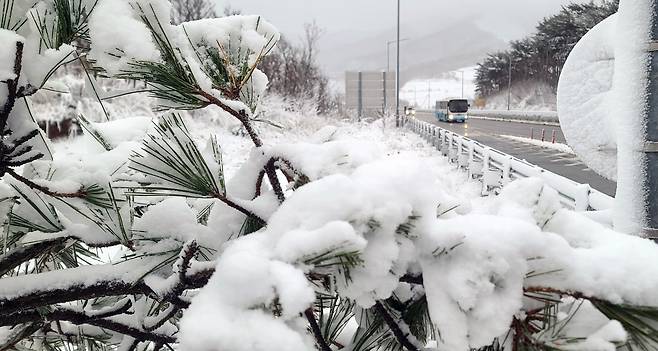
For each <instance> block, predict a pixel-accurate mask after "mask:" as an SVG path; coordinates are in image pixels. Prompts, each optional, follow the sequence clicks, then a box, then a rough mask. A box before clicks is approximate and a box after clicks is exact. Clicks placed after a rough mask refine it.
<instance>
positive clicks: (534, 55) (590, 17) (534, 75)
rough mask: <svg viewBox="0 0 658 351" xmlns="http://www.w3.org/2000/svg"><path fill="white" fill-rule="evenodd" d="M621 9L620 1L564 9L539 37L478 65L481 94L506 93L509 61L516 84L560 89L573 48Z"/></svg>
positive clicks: (535, 35) (550, 19)
mask: <svg viewBox="0 0 658 351" xmlns="http://www.w3.org/2000/svg"><path fill="white" fill-rule="evenodd" d="M618 7H619V0H603V1H594V0H591V1H589V2H585V3H572V4H569V5H566V6H563V7H562V9H561V10H560V12H559V13H557V14H555V15H552V16H549V17H547V18H545V19H543V20H542V21H541V22H540V23H539V24H538V25H537V31H536V33H533V34H532V35H530V36H528V37H527V38H525V39H522V40H516V41H512V42H511V43H510V49H509V50H505V51H502V52H496V53H492V54H490V55H488V57H487V58H485V59H484V60H483V61H482V62H481V63H480V64H479V65H478V69H477V76H476V80H475V83H476V86H477V91H478V94H479V95H480V96H483V97H486V96H490V95H493V94H496V93H498V92H500V91H501V90H503V89H507V84H508V80H509V68H510V60H511V63H512V72H511V73H512V80H513V82H525V81H538V82H543V83H546V84H548V85H549V86H550V87H551V88H553V89H557V83H558V79H559V77H560V73H561V71H562V66H564V63H565V61H566V60H567V56H568V55H569V53H570V52H571V50H572V49H573V47H574V45H576V43H578V41H579V40H580V39H581V38H582V37H583V36H584V35H585V34H586V33H587V32H588V31H589V30H590V29H592V28H593V27H594V26H595V25H597V24H598V23H599V22H601V21H603V20H604V19H606V18H608V16H610V15H612V14H614V13H615V12H617V9H618Z"/></svg>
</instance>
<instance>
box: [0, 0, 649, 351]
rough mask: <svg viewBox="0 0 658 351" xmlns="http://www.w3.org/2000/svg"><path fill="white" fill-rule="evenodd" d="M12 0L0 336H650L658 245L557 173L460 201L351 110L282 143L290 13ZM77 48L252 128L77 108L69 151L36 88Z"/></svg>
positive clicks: (173, 100)
mask: <svg viewBox="0 0 658 351" xmlns="http://www.w3.org/2000/svg"><path fill="white" fill-rule="evenodd" d="M2 4H3V6H2V9H3V16H0V18H2V21H1V22H0V25H1V26H2V28H4V29H2V30H0V46H1V47H2V49H3V50H2V51H0V52H1V53H0V80H1V81H2V90H0V92H1V93H2V96H1V97H0V102H1V103H2V105H1V106H3V107H2V109H0V122H2V124H1V126H2V139H1V140H0V170H2V175H3V176H4V177H3V179H2V182H0V211H1V214H2V218H4V220H3V223H2V224H3V230H4V233H3V234H4V235H3V240H2V253H1V254H0V349H12V348H16V349H26V348H29V349H62V350H64V349H67V350H68V349H71V348H75V349H94V348H100V349H122V350H137V349H138V350H160V349H162V348H165V347H169V348H171V349H175V348H179V349H184V350H222V351H238V350H245V351H247V350H249V351H253V350H271V349H277V350H291V351H292V350H294V351H299V350H313V349H318V350H323V351H326V350H343V349H344V350H353V351H359V350H422V349H437V350H450V351H453V350H455V351H460V350H463V351H468V350H474V349H478V350H483V351H485V350H502V349H506V350H525V349H531V350H597V351H598V350H601V351H607V350H615V349H616V348H617V347H618V346H628V347H629V348H633V347H639V348H643V347H644V348H645V349H654V348H655V347H656V344H657V342H658V330H657V329H656V323H658V298H656V295H655V291H657V290H658V279H656V276H658V275H657V274H656V273H658V272H656V270H657V269H658V262H657V259H656V257H658V255H656V254H657V253H658V247H657V246H656V245H655V244H653V243H652V242H649V241H646V240H643V239H640V238H635V237H628V236H625V235H622V234H619V233H616V232H613V231H612V230H610V229H608V228H606V227H605V226H603V225H601V224H599V223H597V222H595V221H593V220H591V219H588V218H587V217H585V216H584V215H582V214H579V213H574V212H570V211H567V210H564V209H561V208H560V202H559V198H558V196H557V194H556V193H555V192H554V191H553V190H551V189H550V188H548V187H546V186H545V185H544V184H543V183H542V182H541V181H539V180H536V179H530V180H524V181H519V182H516V183H513V184H511V185H509V186H508V187H507V188H506V189H505V190H504V191H503V193H502V194H501V195H500V196H498V197H492V198H489V199H482V200H479V201H478V202H476V203H475V204H474V205H473V206H472V207H470V206H468V205H465V204H462V205H461V206H460V205H459V203H456V202H455V199H454V198H453V197H452V196H451V195H450V194H448V193H447V192H446V191H444V189H443V184H441V183H437V182H436V181H435V179H434V178H433V177H432V175H431V174H429V173H428V172H426V169H427V167H426V160H424V159H420V158H407V159H402V158H401V157H391V156H386V155H383V154H382V152H381V151H380V150H379V149H378V148H376V147H373V146H372V145H371V144H367V143H363V142H356V141H353V140H350V139H349V138H344V137H340V136H337V135H338V134H339V133H336V130H335V129H331V128H327V129H324V130H321V131H319V132H318V133H317V134H316V135H315V136H314V137H313V138H311V139H310V140H308V141H306V142H281V143H279V144H277V145H266V144H265V143H264V142H263V139H262V138H261V136H260V135H259V134H258V129H257V128H256V127H255V125H254V122H255V114H256V113H258V112H259V110H260V109H261V105H260V103H261V100H260V98H261V96H262V94H263V92H264V90H265V88H266V85H267V78H266V77H265V76H264V75H263V74H262V73H261V72H260V71H259V70H258V64H259V62H260V61H261V60H262V58H263V57H264V56H265V55H267V53H268V52H269V51H271V50H272V48H273V46H274V45H275V44H276V41H277V40H278V33H277V32H276V30H275V29H274V28H273V27H272V26H271V25H270V24H268V23H267V22H265V21H264V20H262V19H261V18H260V17H257V16H246V17H245V16H233V17H227V18H220V19H208V20H202V21H194V22H188V23H182V24H180V25H172V24H171V23H170V20H169V14H170V12H171V11H170V10H171V8H170V5H169V3H168V2H167V1H164V0H132V1H123V0H99V1H98V2H96V1H92V0H48V1H39V2H37V1H32V2H30V1H28V2H20V3H18V2H14V1H10V0H4V1H3V2H2ZM108 14H111V15H108ZM46 29H47V31H46ZM71 59H79V60H81V61H82V65H83V67H85V69H92V70H93V71H94V72H96V73H98V74H101V75H104V76H107V77H108V78H110V79H135V80H140V81H143V82H145V83H146V84H147V87H148V89H147V90H148V92H150V94H151V96H152V97H154V98H155V99H157V105H158V106H159V107H161V108H166V109H169V108H172V107H173V108H177V109H180V110H186V109H200V108H205V107H209V106H212V107H211V108H215V109H216V111H218V113H221V114H224V115H226V116H227V117H230V118H233V119H235V120H236V121H237V122H238V123H240V124H241V125H242V127H243V128H244V129H245V130H246V132H247V134H248V136H249V138H250V140H251V142H252V143H253V144H254V146H255V147H254V148H253V150H252V151H251V153H250V154H249V155H236V154H231V153H227V152H226V151H224V150H225V149H223V148H222V147H220V144H222V143H223V142H224V141H223V140H218V139H217V138H215V137H211V138H210V139H209V140H210V141H209V142H208V143H206V144H205V145H204V144H203V143H200V142H199V140H197V139H196V138H195V136H194V135H195V134H194V133H192V132H191V131H190V129H189V127H188V121H186V120H185V118H184V117H183V116H184V114H182V113H178V112H175V111H167V112H166V113H164V114H163V115H162V116H160V117H159V118H158V119H157V120H155V121H153V122H154V123H153V124H151V121H150V120H149V119H148V118H126V119H122V120H115V121H110V122H105V123H95V122H92V121H93V120H101V119H102V118H93V117H92V118H90V119H87V118H81V124H82V125H83V126H84V129H85V132H86V134H87V136H88V137H89V139H90V141H92V142H94V143H95V144H90V145H89V148H90V150H89V153H87V154H85V155H83V156H80V158H79V159H75V160H70V159H66V158H58V157H54V158H53V157H51V153H50V151H49V148H48V147H47V146H48V143H47V142H46V141H45V138H44V137H43V135H42V134H41V132H39V129H38V127H37V126H36V124H35V123H34V122H33V119H32V116H31V115H30V109H29V106H30V99H31V98H32V96H33V95H34V94H36V93H37V92H38V91H39V90H40V89H42V88H44V87H45V86H47V84H48V81H49V79H50V78H51V77H53V75H54V74H55V72H56V71H57V70H58V68H59V67H61V66H62V65H64V64H65V63H66V62H68V61H70V60H71ZM92 65H93V66H94V67H92ZM87 73H89V72H87ZM112 77H113V78H112ZM87 79H88V80H89V83H90V84H93V80H92V79H91V75H89V74H88V75H87ZM96 88H97V87H96V86H95V85H94V87H93V90H94V92H95V93H99V92H98V91H97V90H96ZM114 95H116V96H118V95H122V93H118V94H114ZM97 97H98V98H99V100H102V98H101V97H100V96H97ZM130 117H133V116H130ZM204 146H205V147H204ZM241 156H242V158H243V159H245V158H246V160H245V161H244V162H243V163H242V164H241V165H240V167H239V169H238V170H237V171H236V172H234V173H233V174H232V175H231V176H229V175H227V174H226V173H225V167H224V166H225V162H226V161H225V160H226V159H228V158H238V157H241ZM446 209H449V210H446ZM628 253H632V256H630V257H629V255H628Z"/></svg>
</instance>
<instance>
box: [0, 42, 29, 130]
mask: <svg viewBox="0 0 658 351" xmlns="http://www.w3.org/2000/svg"><path fill="white" fill-rule="evenodd" d="M22 67H23V43H22V42H16V58H15V59H14V75H16V77H15V78H14V79H11V80H8V81H7V100H6V101H5V104H4V106H2V109H0V134H3V133H4V131H5V128H6V127H7V122H8V121H9V114H11V111H12V110H13V109H14V104H15V103H16V97H17V95H16V92H17V90H18V81H19V80H20V77H21V70H22Z"/></svg>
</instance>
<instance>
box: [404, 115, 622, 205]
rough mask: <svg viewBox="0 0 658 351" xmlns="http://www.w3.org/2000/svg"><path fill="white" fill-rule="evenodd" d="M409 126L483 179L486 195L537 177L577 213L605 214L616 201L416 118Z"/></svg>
mask: <svg viewBox="0 0 658 351" xmlns="http://www.w3.org/2000/svg"><path fill="white" fill-rule="evenodd" d="M405 125H406V126H407V127H408V128H409V129H411V130H412V131H414V132H415V133H417V134H419V135H420V136H421V137H423V138H424V139H425V140H427V142H429V143H431V144H432V145H433V146H435V147H436V148H437V150H440V151H441V153H442V154H443V155H444V156H446V157H448V158H449V159H450V161H451V162H453V163H456V164H457V165H458V167H459V168H462V169H465V170H467V171H468V175H469V177H472V178H477V179H479V180H480V181H481V182H482V189H483V193H489V192H491V191H497V190H499V189H501V188H502V187H503V186H505V185H506V184H508V183H510V182H512V181H514V180H516V179H519V178H529V177H537V178H541V179H543V180H544V181H545V182H546V184H548V185H549V186H550V187H552V188H554V189H555V190H557V192H558V193H559V194H560V198H561V199H560V200H561V202H562V204H563V205H564V206H565V207H566V208H569V209H572V210H575V211H604V210H608V209H611V208H612V205H613V201H614V198H612V197H610V196H608V195H606V194H603V193H601V192H599V191H597V190H595V189H592V188H591V187H590V186H589V184H580V183H576V182H574V181H573V180H570V179H568V178H565V177H563V176H561V175H558V174H555V173H552V172H550V171H547V170H545V169H543V168H541V167H538V166H536V165H533V164H531V163H528V162H526V161H523V160H520V159H518V158H516V157H513V156H510V155H508V154H505V153H503V152H500V151H498V150H496V149H492V148H490V147H488V146H486V145H484V144H481V143H479V142H477V141H475V140H472V139H469V138H467V137H464V136H461V135H459V134H456V133H453V132H451V131H449V130H445V129H443V128H440V127H438V126H435V125H432V124H430V123H427V122H424V121H420V120H418V119H416V118H408V119H406V120H405Z"/></svg>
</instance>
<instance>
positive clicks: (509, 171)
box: [502, 155, 512, 185]
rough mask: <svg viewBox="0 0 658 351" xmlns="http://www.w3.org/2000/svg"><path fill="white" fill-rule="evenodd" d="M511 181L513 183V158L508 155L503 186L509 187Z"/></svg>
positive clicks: (505, 162)
mask: <svg viewBox="0 0 658 351" xmlns="http://www.w3.org/2000/svg"><path fill="white" fill-rule="evenodd" d="M510 181H512V156H509V155H507V156H505V161H504V162H503V179H502V185H507V184H508V183H509V182H510Z"/></svg>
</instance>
